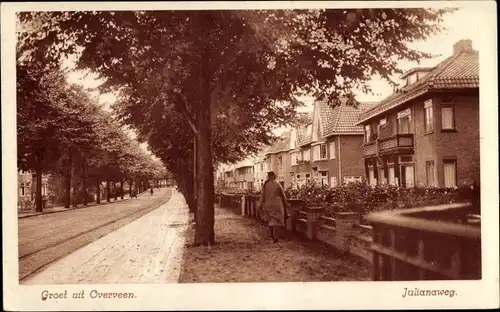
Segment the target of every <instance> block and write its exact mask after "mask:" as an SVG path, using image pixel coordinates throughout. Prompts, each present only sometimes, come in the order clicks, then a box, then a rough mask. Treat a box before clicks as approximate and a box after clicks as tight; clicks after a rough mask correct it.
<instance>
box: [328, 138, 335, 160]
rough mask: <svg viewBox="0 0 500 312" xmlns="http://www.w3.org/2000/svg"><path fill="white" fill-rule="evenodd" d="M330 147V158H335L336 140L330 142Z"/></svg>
mask: <svg viewBox="0 0 500 312" xmlns="http://www.w3.org/2000/svg"><path fill="white" fill-rule="evenodd" d="M328 145H329V147H330V151H329V153H330V159H335V142H330V143H328Z"/></svg>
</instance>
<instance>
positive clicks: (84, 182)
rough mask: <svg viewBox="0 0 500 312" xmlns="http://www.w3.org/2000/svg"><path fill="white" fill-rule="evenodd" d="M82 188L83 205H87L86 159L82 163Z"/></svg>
mask: <svg viewBox="0 0 500 312" xmlns="http://www.w3.org/2000/svg"><path fill="white" fill-rule="evenodd" d="M82 190H83V205H84V206H87V204H88V198H87V161H86V160H84V161H83V164H82Z"/></svg>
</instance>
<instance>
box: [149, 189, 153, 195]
mask: <svg viewBox="0 0 500 312" xmlns="http://www.w3.org/2000/svg"><path fill="white" fill-rule="evenodd" d="M149 192H150V193H151V195H153V187H151V190H150V191H149Z"/></svg>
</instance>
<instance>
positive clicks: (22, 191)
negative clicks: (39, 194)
mask: <svg viewBox="0 0 500 312" xmlns="http://www.w3.org/2000/svg"><path fill="white" fill-rule="evenodd" d="M24 195H26V194H25V193H24V183H21V196H24Z"/></svg>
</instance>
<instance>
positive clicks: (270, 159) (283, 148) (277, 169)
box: [264, 129, 295, 188]
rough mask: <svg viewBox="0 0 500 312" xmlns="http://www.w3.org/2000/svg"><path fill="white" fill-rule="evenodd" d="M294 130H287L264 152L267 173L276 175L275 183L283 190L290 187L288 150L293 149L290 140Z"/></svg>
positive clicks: (292, 143)
mask: <svg viewBox="0 0 500 312" xmlns="http://www.w3.org/2000/svg"><path fill="white" fill-rule="evenodd" d="M294 133H295V129H291V130H287V131H285V132H283V133H282V134H281V136H280V137H279V138H278V140H277V141H276V142H274V144H273V145H271V146H270V147H269V148H268V149H267V150H265V151H264V161H265V163H266V167H267V171H274V173H276V181H278V182H279V183H280V184H281V186H282V187H283V188H288V187H290V186H291V185H292V180H293V179H292V176H291V172H290V168H291V166H290V154H289V152H290V150H292V149H294V148H295V145H294V144H295V141H293V140H292V135H293V136H294Z"/></svg>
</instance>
